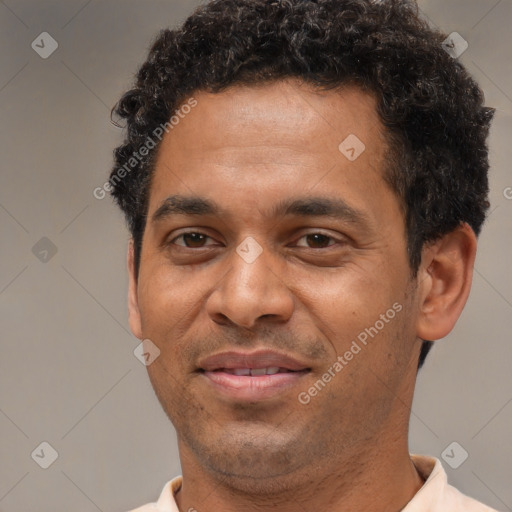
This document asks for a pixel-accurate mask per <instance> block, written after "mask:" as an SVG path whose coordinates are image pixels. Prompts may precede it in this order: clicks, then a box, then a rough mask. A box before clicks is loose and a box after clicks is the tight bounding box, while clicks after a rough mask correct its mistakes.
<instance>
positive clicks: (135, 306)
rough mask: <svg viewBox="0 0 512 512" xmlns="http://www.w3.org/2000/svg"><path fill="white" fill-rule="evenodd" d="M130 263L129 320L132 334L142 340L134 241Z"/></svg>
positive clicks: (129, 258)
mask: <svg viewBox="0 0 512 512" xmlns="http://www.w3.org/2000/svg"><path fill="white" fill-rule="evenodd" d="M127 263H128V278H129V284H128V320H129V324H130V329H131V331H132V333H133V334H134V335H135V336H136V337H137V338H139V340H141V339H142V323H141V318H140V311H139V299H138V296H137V272H136V270H135V250H134V246H133V239H132V240H130V243H129V245H128V254H127Z"/></svg>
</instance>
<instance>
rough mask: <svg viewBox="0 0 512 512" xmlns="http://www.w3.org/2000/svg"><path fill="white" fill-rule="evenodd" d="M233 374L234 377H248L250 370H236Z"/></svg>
mask: <svg viewBox="0 0 512 512" xmlns="http://www.w3.org/2000/svg"><path fill="white" fill-rule="evenodd" d="M233 373H234V374H235V375H250V374H251V370H250V369H249V368H236V369H235V370H233Z"/></svg>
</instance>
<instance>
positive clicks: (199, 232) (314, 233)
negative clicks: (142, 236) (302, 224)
mask: <svg viewBox="0 0 512 512" xmlns="http://www.w3.org/2000/svg"><path fill="white" fill-rule="evenodd" d="M191 234H195V235H202V236H204V237H206V238H207V239H211V240H213V238H212V237H211V236H208V235H207V234H205V233H202V232H201V231H186V232H184V233H181V234H180V235H178V236H177V237H175V238H173V239H172V240H171V241H170V242H169V244H172V245H177V246H178V247H183V248H184V249H204V248H206V247H209V246H203V247H188V246H186V245H180V244H176V243H175V242H176V240H178V239H179V238H182V237H183V236H185V235H191ZM311 235H322V236H324V237H326V238H329V239H330V240H334V241H335V242H338V243H342V240H339V239H337V238H335V237H333V236H331V235H328V234H326V233H323V232H321V231H312V232H311V233H305V234H304V235H302V236H301V237H300V238H298V240H301V239H302V238H304V237H307V236H311ZM333 245H335V244H329V245H327V246H326V247H320V248H316V247H308V246H299V247H304V248H306V249H316V250H320V249H328V248H329V247H332V246H333Z"/></svg>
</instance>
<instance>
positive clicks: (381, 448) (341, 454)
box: [128, 79, 476, 512]
mask: <svg viewBox="0 0 512 512" xmlns="http://www.w3.org/2000/svg"><path fill="white" fill-rule="evenodd" d="M194 97H195V98H196V100H197V106H196V107H195V108H193V109H192V111H191V112H190V113H189V114H187V115H186V116H185V117H184V119H182V120H181V121H180V123H179V124H178V125H177V126H175V127H174V129H173V130H172V131H170V132H169V134H168V135H166V137H165V138H164V139H163V141H162V144H161V147H160V148H159V154H158V159H157V164H156V168H155V173H154V176H153V181H152V185H151V190H150V197H149V209H148V221H147V225H146V230H145V233H144V238H143V245H142V253H141V263H140V269H139V273H138V275H137V272H136V270H135V268H134V263H133V245H132V244H131V245H130V248H129V251H128V267H129V273H130V287H129V315H130V326H131V329H132V331H133V333H134V334H135V336H137V337H138V338H139V339H150V340H151V341H152V342H153V343H154V344H155V345H157V346H158V348H159V349H160V351H161V353H160V356H159V357H158V358H157V359H156V360H155V361H154V362H153V363H152V364H151V365H149V366H148V373H149V377H150V379H151V382H152V385H153V387H154V389H155V392H156V394H157V396H158V399H159V401H160V403H161V405H162V407H163V408H164V410H165V412H166V413H167V415H168V416H169V418H170V420H171V421H172V423H173V424H174V426H175V428H176V431H177V434H178V443H179V453H180V459H181V464H182V471H183V485H182V488H181V490H180V492H179V493H178V494H177V498H176V499H177V503H178V506H179V508H180V510H181V511H187V510H189V509H190V508H194V509H196V510H198V511H199V512H217V511H218V510H222V511H224V512H234V511H239V510H244V511H249V512H252V511H254V512H256V511H269V512H270V511H274V510H276V511H277V510H279V511H280V512H292V511H293V512H295V511H297V510H330V511H342V510H350V511H363V510H364V511H366V510H379V511H390V512H391V511H397V510H400V509H401V508H403V507H404V506H405V505H406V504H407V502H408V501H409V500H410V499H411V498H412V497H413V496H414V494H415V493H416V492H417V491H418V489H419V488H420V487H421V485H422V484H423V480H422V479H421V477H420V476H419V475H418V473H417V472H416V469H415V467H414V465H413V464H412V462H411V460H410V457H409V449H408V444H407V438H408V423H409V416H410V407H411V402H412V397H413V390H414V384H415V380H416V368H417V361H418V356H419V351H420V346H421V338H423V339H430V340H437V339H439V338H442V337H444V336H445V335H446V334H448V333H449V332H450V330H451V329H452V327H453V326H454V324H455V322H456V320H457V318H458V317H459V315H460V313H461V311H462V308H463V307H464V304H465V302H466V299H467V297H468V294H469V290H470V283H471V278H472V268H473V263H474V258H475V252H476V238H475V235H474V233H473V231H472V230H471V229H470V228H469V227H468V226H467V225H461V227H460V228H458V229H456V230H455V231H454V232H452V233H449V234H448V235H446V236H444V237H442V238H441V239H439V240H437V241H436V242H435V243H433V244H430V245H429V246H426V247H425V248H424V250H423V254H422V263H421V267H420V269H419V271H418V273H417V276H416V277H415V278H412V273H411V269H410V267H409V264H408V257H407V252H406V238H405V227H404V226H405V224H404V215H403V211H402V209H401V207H400V202H399V200H398V197H397V196H396V194H395V193H394V192H393V191H392V190H391V189H390V188H389V186H388V185H387V184H386V182H385V181H384V177H383V176H384V158H385V153H386V149H387V147H386V139H385V128H384V127H383V126H382V124H381V122H380V120H379V117H378V115H377V112H376V102H375V99H374V98H373V97H372V96H371V95H369V94H367V93H365V92H363V91H361V90H360V89H358V88H356V87H355V86H347V87H345V88H342V89H340V90H336V91H329V92H321V91H319V90H318V89H314V88H312V87H311V86H308V85H305V84H301V83H299V82H298V81H296V80H292V79H290V80H281V81H278V82H275V83H272V84H265V85H259V86H257V87H256V86H251V87H246V86H233V87H231V88H229V89H227V90H225V91H223V92H221V93H218V94H210V93H206V92H197V93H196V94H194ZM349 134H355V135H356V136H357V137H358V138H359V139H360V140H361V141H363V143H364V144H365V150H364V152H362V153H361V154H360V156H359V157H358V158H357V159H355V160H354V161H349V160H348V159H347V158H346V157H345V156H344V155H343V154H342V153H341V152H340V151H339V150H338V145H339V144H340V142H342V141H343V140H344V139H345V138H346V137H347V136H348V135H349ZM176 194H179V195H182V196H187V197H189V196H197V197H201V198H204V199H208V200H210V201H214V202H215V203H217V204H218V206H219V207H220V209H221V211H220V212H218V213H216V214H208V215H206V214H194V215H192V214H187V215H183V214H180V215H163V216H161V217H160V218H159V219H158V220H153V216H154V214H155V212H156V211H157V210H158V209H159V208H160V207H161V205H162V204H163V203H164V202H165V200H166V198H168V197H169V196H172V195H176ZM299 197H300V198H308V197H309V198H311V197H317V198H329V199H341V200H343V201H344V202H345V203H347V204H348V205H349V206H350V207H351V208H352V209H354V210H357V211H358V212H359V213H360V215H361V217H364V222H355V221H354V219H352V218H333V217H326V216H322V215H316V216H303V215H302V216H301V215H278V216H276V215H273V213H272V209H273V208H274V207H275V206H276V205H277V204H278V203H279V202H281V201H287V200H289V199H296V198H299ZM185 231H186V232H195V233H202V234H203V235H205V237H200V236H199V237H198V236H197V235H196V236H195V238H194V237H192V238H191V236H190V235H189V236H188V237H183V236H180V235H183V232H185ZM315 234H320V235H325V236H326V237H321V236H320V237H319V236H316V237H315V236H314V235H315ZM307 235H310V236H307ZM247 237H253V238H254V239H255V240H256V241H257V242H258V244H259V245H260V246H261V248H262V253H261V254H260V255H259V257H258V258H257V259H256V260H255V261H254V262H252V263H247V262H246V261H244V260H243V259H242V258H241V257H240V256H239V254H238V253H237V252H236V248H237V246H239V245H240V244H241V243H242V242H243V241H244V240H245V239H246V238H247ZM187 245H188V247H187ZM396 303H398V304H400V305H401V306H402V310H401V311H400V312H399V313H397V314H396V316H395V317H394V318H393V319H392V320H390V321H389V322H387V323H385V326H384V328H382V329H381V330H379V332H378V334H377V335H376V336H375V337H374V338H373V339H371V341H369V342H368V344H367V346H365V347H363V348H362V350H361V351H360V352H359V353H358V354H357V355H355V356H354V357H353V359H352V360H351V361H347V364H346V366H344V367H343V370H342V371H341V372H339V373H337V374H336V376H335V377H334V378H332V380H331V381H330V382H329V383H328V384H327V385H326V386H325V388H323V389H322V390H321V391H320V392H318V394H317V395H316V396H314V397H312V398H311V401H310V402H309V403H308V404H307V405H304V404H302V403H300V402H299V400H298V399H297V395H298V393H300V392H303V391H307V390H308V389H309V388H310V387H311V386H313V385H314V383H315V382H316V381H318V379H320V378H321V377H322V375H323V374H324V373H325V372H326V371H327V370H328V369H329V368H330V367H332V366H333V364H334V362H335V361H336V360H337V357H338V356H339V355H341V356H343V354H345V352H346V351H347V350H349V348H350V346H351V343H352V341H353V340H356V339H357V335H358V334H359V333H361V332H362V331H364V329H365V328H368V327H370V326H374V325H375V323H376V321H377V320H379V318H381V317H380V315H382V314H385V313H386V311H387V310H389V309H390V308H392V305H393V304H396ZM263 347H265V348H277V349H280V350H283V351H285V352H286V353H288V354H290V355H291V356H293V357H295V358H297V359H299V360H300V361H303V362H306V363H307V365H308V366H309V367H310V368H311V372H310V373H308V374H307V375H305V376H304V377H302V378H301V380H300V384H298V385H296V386H294V387H293V388H291V389H289V390H286V391H283V392H281V393H280V394H278V395H276V396H273V397H272V398H269V399H266V400H262V401H257V402H251V403H247V402H240V401H236V400H228V399H226V398H223V397H221V396H220V395H219V394H218V392H216V391H214V389H213V388H212V387H211V386H210V385H209V383H208V381H207V380H206V379H205V378H204V376H202V375H201V374H200V373H198V372H197V371H196V370H197V368H198V366H199V360H200V359H202V358H204V357H207V356H208V355H211V354H214V353H218V352H221V351H223V350H230V349H237V348H238V349H241V350H249V349H256V348H263Z"/></svg>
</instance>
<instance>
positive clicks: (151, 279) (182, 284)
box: [139, 264, 203, 337]
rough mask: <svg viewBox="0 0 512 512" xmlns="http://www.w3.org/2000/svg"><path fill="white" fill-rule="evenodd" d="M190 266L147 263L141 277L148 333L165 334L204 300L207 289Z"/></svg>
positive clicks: (141, 299) (144, 325)
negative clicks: (192, 272)
mask: <svg viewBox="0 0 512 512" xmlns="http://www.w3.org/2000/svg"><path fill="white" fill-rule="evenodd" d="M196 281H197V280H195V279H193V278H192V276H191V275H190V272H187V271H186V269H179V270H177V271H176V270H175V271H171V270H170V268H169V267H168V266H167V265H165V264H164V265H158V266H157V265H152V266H147V267H146V268H145V269H144V271H143V272H141V275H140V279H139V309H140V312H141V319H142V329H143V333H144V335H145V336H147V337H151V335H153V336H154V335H157V334H158V333H160V334H163V333H165V332H169V331H171V330H172V329H173V326H176V325H179V323H180V320H181V319H183V318H185V317H186V316H187V315H189V314H190V312H191V311H193V310H194V308H196V307H197V306H198V304H200V299H201V294H202V293H203V291H202V290H201V288H200V287H198V286H197V282H196Z"/></svg>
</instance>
